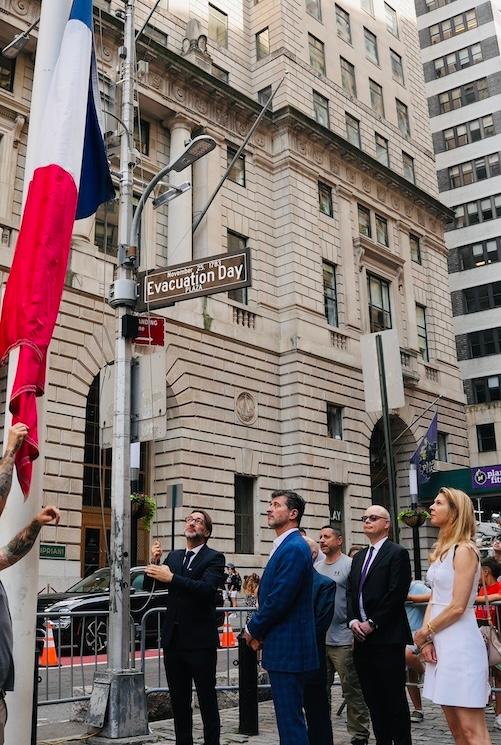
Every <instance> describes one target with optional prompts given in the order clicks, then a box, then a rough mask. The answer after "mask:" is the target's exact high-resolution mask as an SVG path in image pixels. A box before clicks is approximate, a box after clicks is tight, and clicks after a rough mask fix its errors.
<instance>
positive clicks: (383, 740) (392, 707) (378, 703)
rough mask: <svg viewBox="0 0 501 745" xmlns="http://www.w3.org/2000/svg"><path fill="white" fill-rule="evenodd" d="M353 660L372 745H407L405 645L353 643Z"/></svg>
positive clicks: (408, 736)
mask: <svg viewBox="0 0 501 745" xmlns="http://www.w3.org/2000/svg"><path fill="white" fill-rule="evenodd" d="M353 661H354V663H355V667H356V670H357V673H358V677H359V679H360V685H361V687H362V693H363V694H364V698H365V702H366V704H367V706H368V707H369V712H370V715H371V721H372V727H373V729H374V735H375V737H376V745H411V743H412V740H411V723H410V716H409V704H408V703H407V696H406V693H405V645H403V644H366V643H365V642H362V643H358V642H356V643H355V648H354V650H353Z"/></svg>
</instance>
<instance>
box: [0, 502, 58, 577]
mask: <svg viewBox="0 0 501 745" xmlns="http://www.w3.org/2000/svg"><path fill="white" fill-rule="evenodd" d="M60 517H61V516H60V514H59V510H58V509H57V508H56V507H44V508H43V510H42V511H41V512H39V513H38V515H37V516H36V517H35V519H34V520H32V521H31V523H30V524H29V525H27V526H26V527H25V528H23V530H21V531H20V532H19V533H18V534H17V535H16V536H14V538H13V539H12V540H11V541H9V543H8V544H7V545H6V546H4V547H3V548H0V570H1V569H7V567H10V566H12V564H15V563H16V562H17V561H19V559H22V558H23V556H25V555H26V554H27V553H28V551H29V550H30V548H31V547H32V546H33V544H34V543H35V541H36V539H37V536H38V534H39V533H40V530H41V529H42V527H43V526H44V525H48V524H49V523H51V522H54V523H55V524H56V525H57V524H58V523H59V520H60Z"/></svg>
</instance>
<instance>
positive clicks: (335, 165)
mask: <svg viewBox="0 0 501 745" xmlns="http://www.w3.org/2000/svg"><path fill="white" fill-rule="evenodd" d="M329 167H330V170H331V173H334V174H338V173H339V163H338V161H337V159H336V158H335V156H334V155H331V157H330V165H329Z"/></svg>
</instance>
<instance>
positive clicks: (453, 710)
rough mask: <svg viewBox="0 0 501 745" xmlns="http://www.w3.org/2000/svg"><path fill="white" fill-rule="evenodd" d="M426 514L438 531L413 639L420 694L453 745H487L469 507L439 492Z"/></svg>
mask: <svg viewBox="0 0 501 745" xmlns="http://www.w3.org/2000/svg"><path fill="white" fill-rule="evenodd" d="M430 513H431V524H432V525H434V526H435V527H437V528H439V529H440V532H439V534H438V540H437V542H436V544H435V546H434V549H433V552H432V554H431V556H430V568H429V569H428V574H427V580H428V584H429V585H430V586H431V588H432V596H431V600H430V603H429V605H428V608H427V609H426V614H425V617H424V622H423V626H422V628H421V629H419V630H418V631H416V634H415V636H414V638H415V641H416V644H417V646H418V647H419V648H420V650H421V655H422V659H423V661H424V662H425V663H426V671H425V679H424V688H423V695H424V696H425V698H428V699H431V700H432V701H433V702H434V703H436V704H440V705H441V706H442V709H443V711H444V714H445V717H446V719H447V723H448V725H449V729H450V730H451V733H452V736H453V737H454V740H455V742H456V743H457V745H491V739H490V736H489V733H488V731H487V725H486V721H485V706H486V704H487V700H488V698H489V693H490V688H489V668H488V662H487V651H486V648H485V644H484V641H483V639H482V636H481V634H480V631H479V629H478V627H477V623H476V620H475V611H474V602H475V598H476V596H477V586H478V580H479V576H480V561H479V556H478V552H477V549H476V546H475V544H474V542H473V537H474V535H475V515H474V512H473V505H472V503H471V500H470V498H469V497H468V496H467V495H466V494H465V493H464V492H462V491H459V490H457V489H448V488H443V489H440V491H439V493H438V494H437V496H436V498H435V501H434V502H433V504H432V506H431V508H430Z"/></svg>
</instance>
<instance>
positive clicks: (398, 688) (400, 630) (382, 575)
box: [347, 504, 412, 745]
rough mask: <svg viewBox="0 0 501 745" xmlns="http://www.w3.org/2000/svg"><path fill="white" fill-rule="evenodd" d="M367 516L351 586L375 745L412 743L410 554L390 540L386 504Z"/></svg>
mask: <svg viewBox="0 0 501 745" xmlns="http://www.w3.org/2000/svg"><path fill="white" fill-rule="evenodd" d="M362 520H363V525H364V533H365V535H366V536H367V538H368V539H369V541H370V546H369V547H368V548H366V549H364V550H363V551H359V552H358V554H356V556H354V558H353V562H352V565H351V571H350V576H349V578H348V585H347V605H348V621H349V627H350V628H351V630H352V632H353V636H354V638H355V646H354V650H353V661H354V663H355V667H356V670H357V673H358V677H359V679H360V685H361V687H362V692H363V694H364V698H365V701H366V703H367V706H368V707H369V712H370V715H371V720H372V727H373V729H374V735H375V736H376V745H411V723H410V716H409V705H408V703H407V696H406V694H405V646H406V644H412V636H411V632H410V629H409V623H408V621H407V614H406V612H405V601H406V599H407V593H408V590H409V585H410V581H411V565H410V560H409V554H408V552H407V551H406V549H405V548H402V546H399V545H398V544H396V543H393V542H392V541H390V540H389V539H388V533H389V530H390V516H389V514H388V511H387V510H386V509H385V508H384V507H381V506H380V505H377V504H373V505H372V506H371V507H369V508H368V509H367V510H366V511H365V514H364V515H363V517H362Z"/></svg>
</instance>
